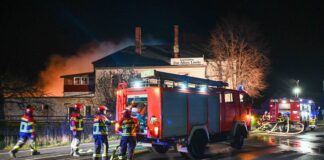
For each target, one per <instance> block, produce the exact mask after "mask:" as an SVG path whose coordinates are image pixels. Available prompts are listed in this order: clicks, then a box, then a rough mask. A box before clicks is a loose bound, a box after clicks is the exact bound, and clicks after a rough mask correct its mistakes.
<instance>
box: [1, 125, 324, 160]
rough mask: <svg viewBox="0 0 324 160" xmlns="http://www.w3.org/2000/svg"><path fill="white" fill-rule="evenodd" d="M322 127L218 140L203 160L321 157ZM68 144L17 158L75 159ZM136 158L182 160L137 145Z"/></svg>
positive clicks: (86, 152)
mask: <svg viewBox="0 0 324 160" xmlns="http://www.w3.org/2000/svg"><path fill="white" fill-rule="evenodd" d="M323 142H324V127H323V126H322V127H319V128H317V129H316V130H315V131H307V132H305V133H303V134H300V135H297V136H291V137H283V136H280V137H279V136H268V135H258V134H254V133H252V134H250V136H249V138H248V139H247V140H246V141H245V145H244V147H243V149H242V150H239V151H238V150H235V149H232V148H231V147H230V146H229V142H221V143H217V144H210V145H209V146H208V149H207V152H206V156H205V158H204V159H206V160H208V159H224V160H226V159H242V160H243V159H244V160H249V159H258V160H263V159H265V160H267V159H269V160H270V159H271V160H273V159H281V160H283V159H305V160H306V159H324V145H323V144H322V143H323ZM117 144H118V141H112V142H110V148H109V151H110V152H111V151H112V150H113V149H114V148H115V147H116V145H117ZM81 149H82V155H83V156H82V157H80V158H79V159H84V160H87V159H91V155H92V151H93V144H92V143H87V144H82V145H81ZM69 151H70V148H69V146H62V147H53V148H46V149H40V152H41V155H38V156H30V151H20V152H19V153H18V154H17V157H18V158H17V159H34V160H36V159H37V160H43V159H53V160H54V159H75V158H72V157H70V156H69V155H68V154H69ZM137 152H139V153H140V154H136V159H137V160H147V159H152V160H164V159H165V160H173V159H177V160H183V159H185V158H184V157H182V156H181V155H180V154H179V153H177V152H176V151H174V150H170V151H169V152H167V154H157V153H154V152H151V151H148V150H146V149H145V148H144V147H143V146H141V145H140V144H139V145H138V147H137ZM0 159H9V154H8V153H7V152H1V153H0Z"/></svg>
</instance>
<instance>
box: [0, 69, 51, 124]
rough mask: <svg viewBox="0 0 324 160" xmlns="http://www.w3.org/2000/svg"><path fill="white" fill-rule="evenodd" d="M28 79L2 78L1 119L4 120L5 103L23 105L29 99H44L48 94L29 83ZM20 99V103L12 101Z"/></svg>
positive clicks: (0, 84) (0, 89)
mask: <svg viewBox="0 0 324 160" xmlns="http://www.w3.org/2000/svg"><path fill="white" fill-rule="evenodd" d="M28 82H29V81H28V79H27V78H24V77H21V76H20V77H16V76H13V75H9V74H3V75H1V76H0V109H1V110H0V119H3V118H4V116H5V115H4V103H17V104H18V105H20V106H21V105H23V103H25V102H27V100H24V99H28V98H32V97H42V96H45V95H46V93H45V92H44V91H43V90H41V89H40V88H38V87H36V86H34V85H33V84H31V83H28ZM13 98H20V99H21V100H20V101H19V103H18V101H11V100H10V99H13Z"/></svg>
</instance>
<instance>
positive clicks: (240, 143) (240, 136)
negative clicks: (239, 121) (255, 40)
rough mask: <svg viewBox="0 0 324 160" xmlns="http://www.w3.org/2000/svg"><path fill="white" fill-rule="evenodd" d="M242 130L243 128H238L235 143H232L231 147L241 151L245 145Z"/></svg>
mask: <svg viewBox="0 0 324 160" xmlns="http://www.w3.org/2000/svg"><path fill="white" fill-rule="evenodd" d="M242 130H243V129H242V127H238V128H237V131H236V134H235V136H234V138H233V142H232V143H231V146H232V147H233V148H235V149H241V148H242V146H243V144H244V135H243V133H242V132H243V131H242Z"/></svg>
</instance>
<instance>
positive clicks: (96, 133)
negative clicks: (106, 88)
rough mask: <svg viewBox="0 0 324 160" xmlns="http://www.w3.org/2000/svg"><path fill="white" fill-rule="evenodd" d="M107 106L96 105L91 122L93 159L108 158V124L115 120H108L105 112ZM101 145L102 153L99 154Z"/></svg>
mask: <svg viewBox="0 0 324 160" xmlns="http://www.w3.org/2000/svg"><path fill="white" fill-rule="evenodd" d="M107 110H108V109H107V107H106V106H104V105H101V106H99V107H98V112H97V115H96V116H95V118H94V121H93V122H94V123H93V138H94V143H95V148H94V154H93V159H95V160H97V159H100V157H102V159H105V160H106V159H108V147H109V146H108V126H109V125H111V124H114V123H115V121H110V120H109V119H108V118H107V117H106V115H105V114H107ZM102 146H103V153H102V154H101V147H102Z"/></svg>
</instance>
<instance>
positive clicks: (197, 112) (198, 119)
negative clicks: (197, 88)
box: [189, 94, 208, 126]
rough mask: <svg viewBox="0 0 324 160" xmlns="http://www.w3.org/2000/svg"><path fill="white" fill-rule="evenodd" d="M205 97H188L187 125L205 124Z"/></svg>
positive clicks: (192, 95)
mask: <svg viewBox="0 0 324 160" xmlns="http://www.w3.org/2000/svg"><path fill="white" fill-rule="evenodd" d="M207 97H208V96H207V95H203V94H190V95H189V123H190V125H191V126H197V125H204V124H207V109H208V108H207V105H208V99H207Z"/></svg>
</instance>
